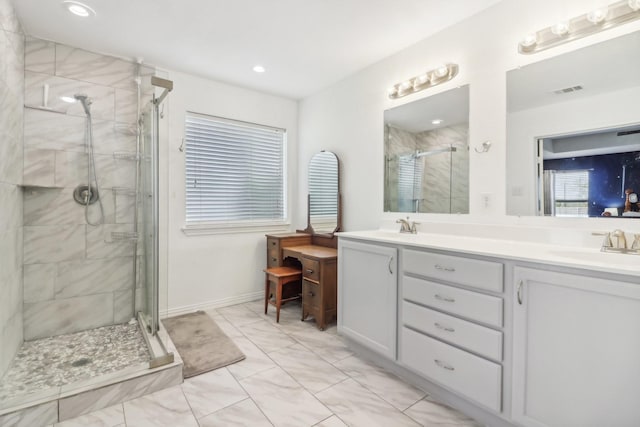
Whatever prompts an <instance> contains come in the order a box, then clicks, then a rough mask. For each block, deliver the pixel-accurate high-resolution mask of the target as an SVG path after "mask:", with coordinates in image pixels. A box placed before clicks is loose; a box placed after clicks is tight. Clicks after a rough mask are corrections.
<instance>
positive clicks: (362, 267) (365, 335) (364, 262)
mask: <svg viewBox="0 0 640 427" xmlns="http://www.w3.org/2000/svg"><path fill="white" fill-rule="evenodd" d="M397 264H398V261H397V249H395V248H389V247H385V246H377V245H371V244H364V243H357V242H351V241H348V240H346V241H345V240H343V239H340V242H339V246H338V330H339V331H340V333H341V334H344V335H345V336H347V337H349V338H351V339H353V340H355V341H357V342H358V343H360V344H362V345H364V346H366V347H368V348H370V349H371V350H374V351H376V352H378V353H380V354H382V355H384V356H387V357H389V358H391V359H394V360H395V358H396V307H397V288H398V281H397V278H398V276H397Z"/></svg>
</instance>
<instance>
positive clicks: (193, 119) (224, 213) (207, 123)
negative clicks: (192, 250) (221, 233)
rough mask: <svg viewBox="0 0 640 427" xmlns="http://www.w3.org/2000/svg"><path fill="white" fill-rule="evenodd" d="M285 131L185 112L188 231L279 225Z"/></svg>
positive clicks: (283, 212) (283, 210)
mask: <svg viewBox="0 0 640 427" xmlns="http://www.w3.org/2000/svg"><path fill="white" fill-rule="evenodd" d="M285 138H286V131H285V130H284V129H277V128H272V127H268V126H262V125H257V124H253V123H245V122H239V121H235V120H229V119H223V118H219V117H212V116H205V115H202V114H195V113H187V115H186V120H185V147H186V148H185V154H186V155H185V157H186V166H185V173H186V222H187V226H186V229H189V228H198V227H200V228H203V226H205V227H206V228H239V227H243V226H249V227H255V226H269V225H282V224H284V223H285V221H286V192H285V183H286V179H285V178H286V173H285V145H286V139H285Z"/></svg>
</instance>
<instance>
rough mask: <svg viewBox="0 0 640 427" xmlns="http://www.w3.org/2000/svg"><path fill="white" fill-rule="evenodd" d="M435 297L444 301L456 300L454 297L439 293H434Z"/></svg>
mask: <svg viewBox="0 0 640 427" xmlns="http://www.w3.org/2000/svg"><path fill="white" fill-rule="evenodd" d="M435 297H436V299H439V300H440V301H444V302H456V300H455V298H451V297H447V296H444V297H443V296H442V295H440V294H436V295H435Z"/></svg>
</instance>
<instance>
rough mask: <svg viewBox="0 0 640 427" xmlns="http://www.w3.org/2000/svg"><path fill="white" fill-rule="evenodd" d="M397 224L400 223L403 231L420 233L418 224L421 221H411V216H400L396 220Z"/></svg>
mask: <svg viewBox="0 0 640 427" xmlns="http://www.w3.org/2000/svg"><path fill="white" fill-rule="evenodd" d="M396 224H400V232H401V233H411V234H418V230H417V229H416V225H418V224H419V223H418V222H415V221H409V217H407V219H404V218H400V219H398V220H396Z"/></svg>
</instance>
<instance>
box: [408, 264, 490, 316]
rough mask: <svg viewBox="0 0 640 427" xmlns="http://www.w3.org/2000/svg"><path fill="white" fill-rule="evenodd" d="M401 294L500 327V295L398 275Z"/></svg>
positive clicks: (421, 302)
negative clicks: (400, 277)
mask: <svg viewBox="0 0 640 427" xmlns="http://www.w3.org/2000/svg"><path fill="white" fill-rule="evenodd" d="M402 298H403V299H405V300H407V301H411V302H414V303H417V304H422V305H426V306H429V307H433V308H437V309H438V310H442V311H446V312H448V313H453V314H456V315H460V316H463V317H467V318H469V319H472V320H477V321H478V322H483V323H487V324H489V325H493V326H497V327H502V298H498V297H494V296H490V295H484V294H481V293H478V292H473V291H467V290H464V289H459V288H454V287H453V286H447V285H442V284H439V283H434V282H430V281H428V280H422V279H416V278H414V277H408V276H404V277H403V278H402Z"/></svg>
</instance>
